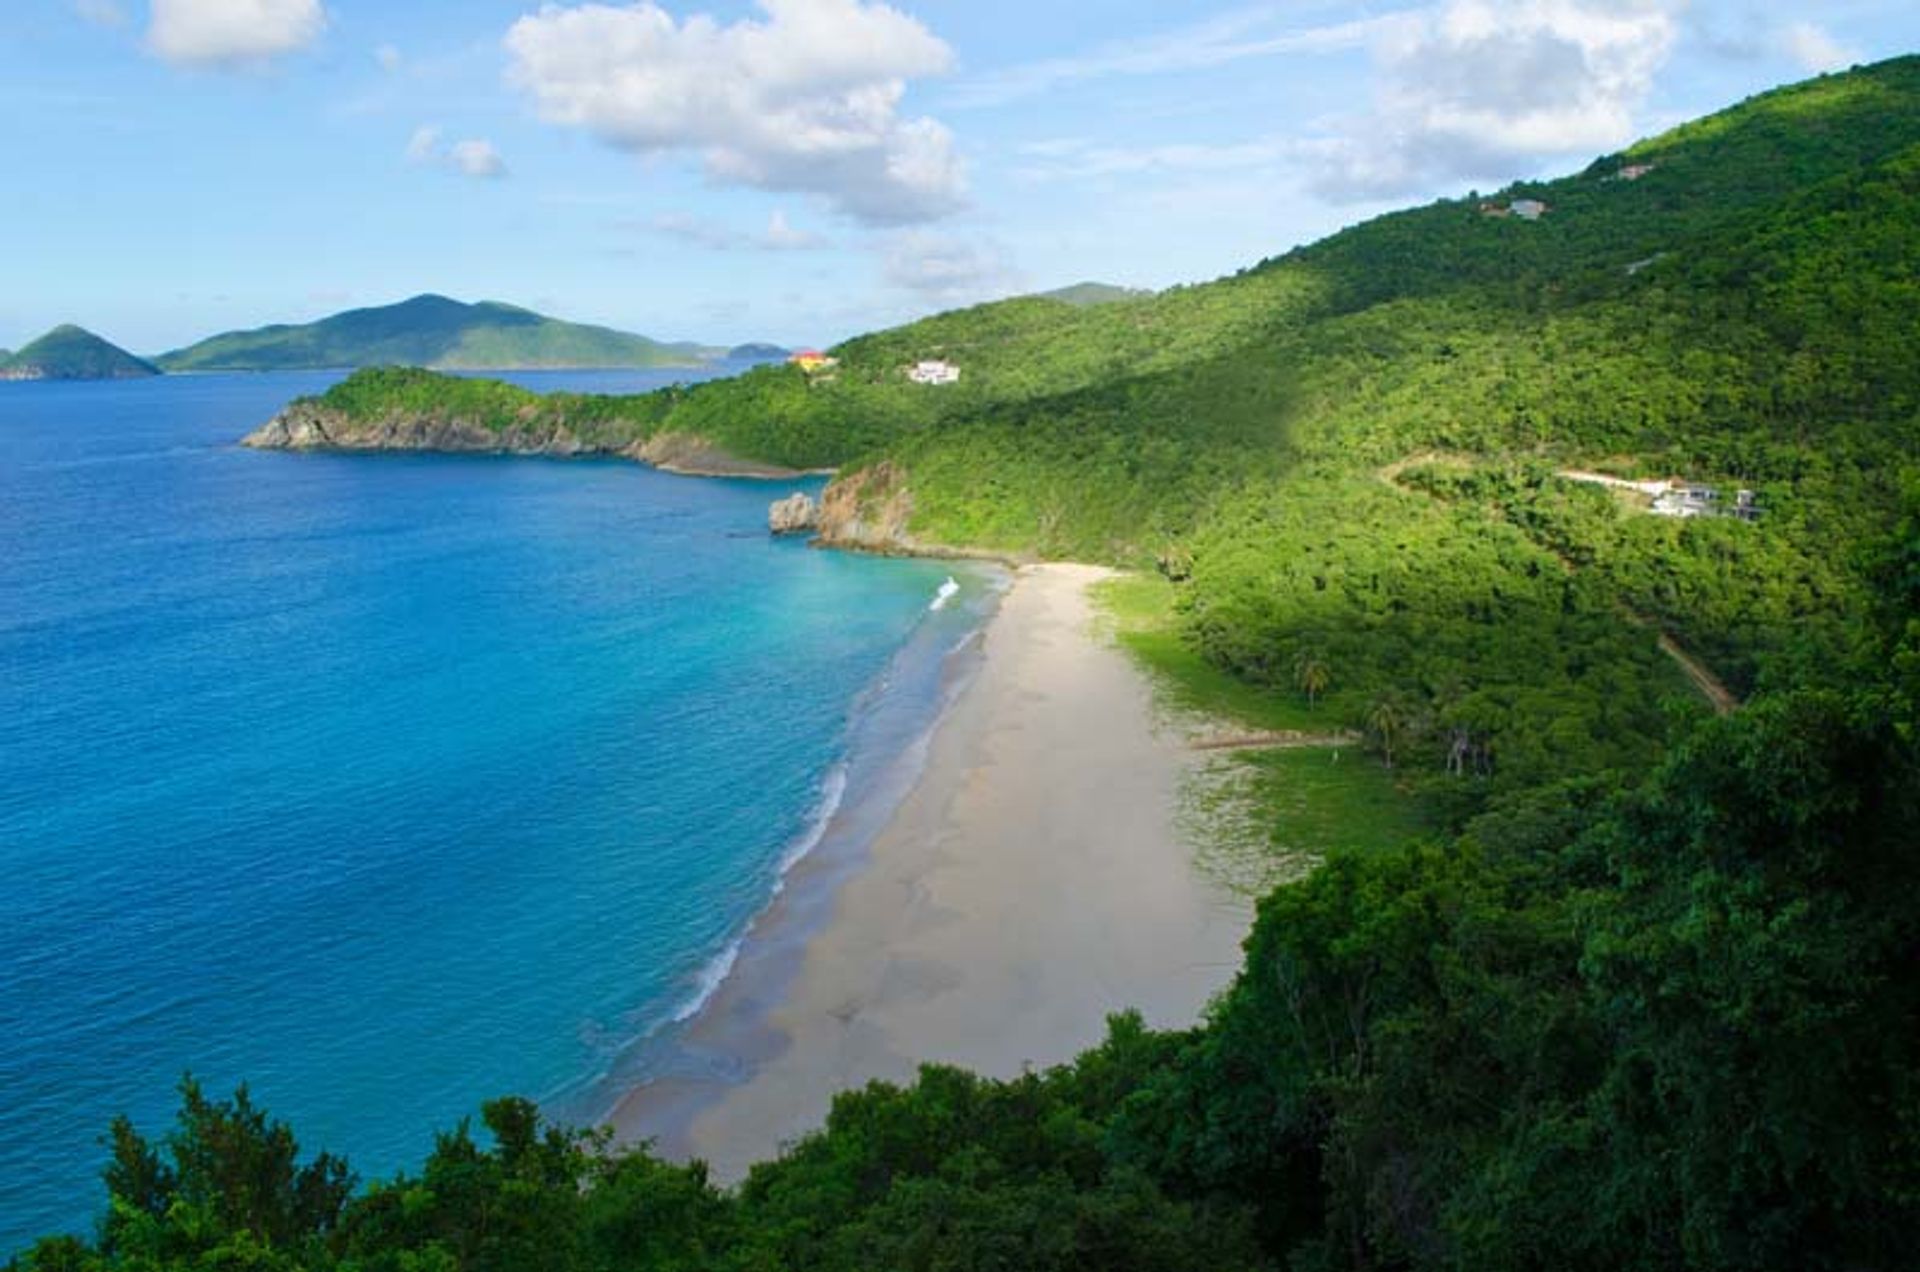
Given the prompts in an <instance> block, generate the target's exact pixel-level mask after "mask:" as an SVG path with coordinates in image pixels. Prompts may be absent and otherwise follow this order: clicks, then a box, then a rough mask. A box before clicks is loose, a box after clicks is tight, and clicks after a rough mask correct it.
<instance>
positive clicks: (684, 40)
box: [506, 0, 965, 225]
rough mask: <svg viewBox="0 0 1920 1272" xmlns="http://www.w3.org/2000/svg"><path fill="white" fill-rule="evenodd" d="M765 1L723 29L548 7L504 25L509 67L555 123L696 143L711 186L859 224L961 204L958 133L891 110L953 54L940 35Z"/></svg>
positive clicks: (657, 143)
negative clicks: (816, 203)
mask: <svg viewBox="0 0 1920 1272" xmlns="http://www.w3.org/2000/svg"><path fill="white" fill-rule="evenodd" d="M759 8H760V10H761V12H762V14H763V15H764V16H762V17H760V18H757V19H756V18H748V19H743V20H741V21H738V22H734V23H731V24H725V25H723V24H721V23H720V22H717V21H716V20H714V19H713V18H711V17H707V16H704V15H696V16H693V17H689V18H687V19H686V20H685V21H679V20H676V19H675V18H674V17H673V15H671V14H669V13H668V12H666V11H665V10H664V9H662V8H661V7H660V6H659V5H657V4H654V3H651V0H643V2H642V3H638V4H633V5H629V6H626V7H614V6H611V5H605V4H587V5H581V6H578V7H572V8H563V7H560V6H558V5H551V4H550V5H547V6H546V7H545V8H543V9H541V10H540V11H539V12H538V13H536V14H530V15H528V16H526V17H523V18H521V19H520V20H519V21H518V22H516V23H514V25H513V27H512V28H511V29H510V30H509V31H508V32H507V36H506V48H507V53H508V56H509V58H510V61H511V69H510V77H511V79H512V80H513V82H514V83H515V84H516V85H518V86H519V87H520V88H521V89H523V90H524V91H525V92H526V93H527V94H528V95H529V96H530V97H531V98H532V99H533V102H534V105H535V108H536V109H537V110H538V111H539V113H540V115H541V116H542V117H543V118H545V119H547V120H549V121H551V122H553V123H557V124H563V125H568V126H572V127H577V128H583V129H585V130H587V131H589V132H591V133H592V134H593V135H595V136H597V137H599V138H600V139H601V140H602V141H605V142H607V143H608V144H610V145H613V146H615V147H618V148H620V149H622V150H626V151H629V152H631V153H634V154H641V155H660V154H671V153H690V154H696V155H698V156H699V157H700V159H701V162H702V163H703V165H704V167H705V170H706V172H707V174H708V176H709V177H710V178H711V179H713V180H715V181H718V182H722V183H727V184H734V185H744V186H752V187H755V188H758V189H762V190H772V191H780V192H784V193H796V194H812V195H818V196H820V197H821V198H823V199H825V200H826V201H827V203H828V204H829V206H831V207H833V208H834V209H835V210H837V211H839V212H841V213H843V214H845V215H847V216H849V217H852V218H853V219H855V220H857V221H860V222H862V223H865V224H869V225H908V224H913V223H916V222H923V221H928V220H932V219H934V218H936V217H939V216H942V215H945V214H946V213H949V212H952V211H954V210H955V209H957V208H958V207H960V206H961V205H962V203H963V202H964V192H965V177H964V173H963V170H962V165H961V161H960V159H959V156H958V155H957V154H956V153H955V149H954V142H953V135H952V133H950V132H949V131H948V130H947V128H946V127H945V126H944V125H942V124H941V123H939V122H938V121H937V120H934V119H929V118H907V117H904V116H903V115H902V113H901V109H900V107H901V102H902V99H903V98H904V96H905V94H906V88H907V84H908V82H909V81H910V80H912V79H915V78H919V77H922V76H929V75H937V74H940V73H942V72H944V71H945V70H947V68H948V67H949V66H950V65H951V63H952V59H953V54H952V50H950V49H949V48H948V47H947V45H946V44H945V43H944V42H943V41H941V40H940V39H939V38H938V37H936V36H935V35H934V34H933V33H932V32H930V31H929V30H927V28H926V27H924V26H923V25H921V24H920V23H919V22H918V21H916V20H914V19H913V18H910V17H908V16H906V15H905V14H903V13H901V12H899V11H898V10H896V9H893V8H891V7H889V6H887V5H885V4H878V3H868V2H867V0H759Z"/></svg>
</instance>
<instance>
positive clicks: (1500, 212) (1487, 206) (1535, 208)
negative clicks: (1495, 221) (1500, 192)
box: [1480, 199, 1553, 221]
mask: <svg viewBox="0 0 1920 1272" xmlns="http://www.w3.org/2000/svg"><path fill="white" fill-rule="evenodd" d="M1552 210H1553V209H1552V208H1550V207H1548V206H1547V205H1546V204H1544V203H1542V202H1540V200H1538V199H1515V200H1514V201H1513V202H1511V203H1482V204H1481V205H1480V215H1481V216H1493V217H1509V216H1517V217H1519V218H1520V219H1521V220H1522V221H1538V220H1539V219H1540V218H1541V217H1543V216H1545V215H1546V214H1547V213H1548V212H1551V211H1552Z"/></svg>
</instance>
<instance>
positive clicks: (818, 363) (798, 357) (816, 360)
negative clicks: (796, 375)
mask: <svg viewBox="0 0 1920 1272" xmlns="http://www.w3.org/2000/svg"><path fill="white" fill-rule="evenodd" d="M787 361H788V362H789V363H791V364H792V365H794V366H796V367H799V368H800V369H801V370H802V371H804V372H806V373H807V374H808V375H818V374H819V373H820V372H822V371H831V370H833V369H834V368H835V367H837V366H839V365H840V359H838V358H829V357H828V356H827V355H826V354H824V353H821V352H820V351H819V350H818V349H802V350H801V351H800V352H798V353H796V354H794V355H793V356H792V357H791V358H788V359H787Z"/></svg>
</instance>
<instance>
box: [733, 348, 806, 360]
mask: <svg viewBox="0 0 1920 1272" xmlns="http://www.w3.org/2000/svg"><path fill="white" fill-rule="evenodd" d="M792 356H793V350H791V349H783V348H781V347H780V346H779V345H776V344H743V345H735V346H734V347H733V348H731V349H729V350H727V360H728V361H729V362H748V361H752V362H785V361H786V360H787V359H788V358H790V357H792Z"/></svg>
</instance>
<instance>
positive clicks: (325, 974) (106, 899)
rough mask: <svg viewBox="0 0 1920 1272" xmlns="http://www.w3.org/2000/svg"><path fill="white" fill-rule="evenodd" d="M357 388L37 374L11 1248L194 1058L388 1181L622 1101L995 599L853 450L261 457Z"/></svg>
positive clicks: (19, 506)
mask: <svg viewBox="0 0 1920 1272" xmlns="http://www.w3.org/2000/svg"><path fill="white" fill-rule="evenodd" d="M684 375H685V373H647V372H632V373H613V374H608V373H601V374H591V373H585V374H563V373H542V374H533V375H525V376H516V377H512V378H515V379H518V380H519V381H521V382H522V383H525V384H528V385H529V386H530V387H534V388H559V387H565V388H578V389H590V390H619V391H627V390H633V389H639V388H646V387H651V386H653V385H656V384H660V383H664V382H666V381H667V380H670V379H674V378H683V377H684ZM336 378H337V377H336V376H333V375H329V374H274V375H249V376H190V377H170V378H164V379H157V380H145V381H133V382H125V383H88V384H51V383H43V384H12V385H0V879H4V885H3V886H0V1038H4V1040H5V1042H4V1044H3V1045H0V1258H4V1257H5V1256H6V1255H7V1254H8V1253H11V1252H13V1251H15V1250H17V1249H18V1248H20V1247H21V1246H23V1245H24V1244H25V1243H26V1242H27V1241H28V1240H30V1239H31V1238H32V1237H34V1236H36V1235H40V1234H44V1233H49V1232H54V1231H73V1232H80V1233H86V1232H88V1231H89V1230H90V1225H91V1223H92V1220H93V1217H94V1216H95V1215H97V1214H98V1213H99V1211H100V1210H101V1209H102V1207H103V1204H104V1189H103V1188H102V1186H101V1184H100V1182H99V1171H100V1168H101V1166H102V1165H103V1164H104V1161H105V1150H104V1149H103V1148H102V1147H101V1143H100V1139H101V1137H102V1135H103V1134H104V1133H105V1131H106V1129H107V1126H108V1123H109V1121H110V1120H111V1119H112V1118H113V1116H114V1115H115V1114H117V1113H123V1112H124V1113H126V1114H128V1115H130V1116H131V1117H132V1118H133V1119H134V1121H135V1122H136V1124H137V1125H139V1126H140V1127H141V1128H142V1129H143V1130H145V1131H147V1132H148V1133H149V1134H150V1135H155V1136H157V1135H160V1134H164V1132H165V1131H166V1130H167V1128H168V1126H169V1125H170V1122H171V1118H172V1114H173V1111H174V1109H175V1107H176V1104H177V1099H176V1094H175V1087H176V1085H177V1083H178V1081H179V1079H180V1077H181V1076H182V1075H183V1074H184V1073H188V1072H191V1073H192V1074H193V1075H194V1076H196V1077H197V1078H199V1079H200V1080H201V1081H202V1083H203V1084H204V1085H205V1086H206V1087H207V1088H209V1090H210V1091H211V1092H213V1093H215V1094H226V1093H228V1092H230V1091H231V1090H232V1089H233V1087H234V1086H235V1084H237V1083H240V1082H243V1081H244V1082H246V1083H247V1084H249V1087H250V1089H251V1092H252V1094H253V1096H254V1098H255V1100H256V1102H258V1103H259V1104H261V1105H263V1106H264V1107H266V1108H267V1109H268V1110H270V1111H271V1113H272V1114H273V1115H275V1116H276V1117H280V1118H284V1119H286V1120H287V1121H289V1122H290V1123H291V1124H292V1125H293V1127H294V1129H295V1131H296V1133H297V1134H298V1135H299V1137H300V1139H301V1142H302V1144H303V1145H304V1146H305V1147H306V1148H308V1149H309V1150H312V1149H318V1148H327V1149H331V1150H333V1151H336V1152H340V1153H343V1154H345V1155H346V1156H347V1157H348V1158H349V1159H350V1161H351V1162H352V1164H353V1166H354V1168H355V1169H356V1170H357V1171H358V1172H359V1174H360V1175H361V1176H362V1177H363V1178H378V1177H382V1176H385V1175H390V1174H391V1173H393V1172H394V1171H396V1170H398V1169H401V1168H403V1167H408V1166H413V1165H417V1164H418V1163H419V1162H420V1161H421V1159H422V1158H424V1156H425V1154H426V1153H427V1151H428V1150H429V1149H430V1148H431V1144H432V1135H433V1133H434V1132H435V1131H436V1130H442V1129H448V1128H450V1127H452V1126H453V1125H454V1124H455V1123H456V1122H457V1121H458V1119H459V1118H461V1117H462V1116H465V1115H468V1114H472V1113H474V1112H476V1111H477V1108H478V1105H479V1102H480V1101H482V1100H484V1099H487V1098H490V1097H493V1096H496V1095H502V1094H508V1093H513V1094H521V1095H527V1096H530V1097H533V1098H535V1099H538V1100H540V1101H541V1102H542V1104H543V1105H544V1106H545V1107H546V1108H547V1109H548V1110H549V1111H550V1112H551V1113H553V1114H554V1115H556V1116H558V1117H561V1118H563V1119H566V1120H571V1121H587V1120H592V1119H594V1118H597V1117H598V1116H600V1115H602V1114H603V1112H604V1111H605V1109H606V1107H607V1106H608V1103H609V1101H610V1099H611V1098H612V1095H613V1094H614V1093H615V1092H614V1088H615V1087H616V1086H618V1085H620V1084H624V1083H626V1082H630V1081H631V1080H633V1079H634V1078H635V1077H638V1076H644V1071H645V1064H646V1057H647V1056H648V1055H650V1054H657V1053H658V1052H659V1051H660V1049H661V1047H662V1041H663V1039H664V1038H666V1037H668V1036H669V1035H670V1034H671V1031H672V1030H673V1029H674V1028H675V1022H676V1021H684V1020H685V1019H687V1018H688V1017H690V1016H691V1015H693V1014H694V1013H695V1012H696V1011H697V1009H698V1007H699V1005H700V1003H701V1002H702V1001H703V1000H704V996H705V995H706V994H708V993H710V992H711V991H712V988H713V986H714V985H715V984H716V983H717V982H718V980H719V979H720V978H721V977H722V976H723V975H724V974H725V972H726V970H727V969H728V968H729V967H731V966H732V965H733V960H734V955H735V953H736V952H737V950H738V943H739V941H740V940H741V938H742V935H743V933H746V932H747V931H748V930H749V928H750V927H751V925H752V922H753V919H754V917H755V916H756V915H757V914H759V913H760V912H761V911H762V910H763V909H764V908H765V907H766V906H767V904H768V902H769V900H770V898H772V897H773V896H774V894H775V893H776V891H777V890H778V889H779V888H780V886H781V878H782V874H783V871H784V870H785V869H786V868H787V867H788V866H790V865H791V864H792V863H793V861H794V860H795V859H796V858H797V857H798V856H799V855H801V854H802V853H803V852H804V851H805V850H807V849H808V848H809V847H810V846H811V845H812V844H813V843H814V841H815V840H816V839H817V838H818V831H819V828H820V826H822V825H823V824H824V822H825V818H826V816H827V814H829V813H830V812H832V811H834V809H835V807H836V806H838V805H839V804H840V803H841V801H842V800H857V799H859V798H861V797H862V791H861V789H860V788H861V786H862V785H863V783H867V782H869V781H878V779H877V778H875V777H872V776H871V775H873V774H877V773H879V772H880V771H881V770H883V769H886V768H887V757H889V756H894V755H898V754H902V753H904V752H907V751H910V750H911V744H912V742H913V741H914V739H915V738H916V737H918V736H921V735H924V732H925V730H926V728H927V727H928V725H929V722H930V720H931V718H932V716H933V714H934V713H935V712H936V711H937V709H938V707H939V705H940V703H941V701H942V700H943V696H944V694H945V693H946V692H947V689H946V688H945V686H946V684H947V677H945V676H944V675H943V674H942V670H941V669H942V666H943V664H944V662H945V661H946V660H947V659H949V658H950V657H951V656H952V654H953V652H954V651H955V650H956V649H958V648H961V647H963V646H965V644H966V643H967V640H968V637H969V635H970V634H971V633H972V632H974V631H976V630H977V629H978V627H979V625H980V623H981V622H982V621H983V619H984V615H985V614H986V613H987V612H988V611H989V610H990V608H991V606H992V603H993V597H994V594H995V590H996V588H997V586H998V583H997V580H996V579H995V578H994V577H993V575H992V574H991V573H990V572H988V571H980V570H965V569H961V568H958V567H953V566H948V565H942V564H939V563H933V562H925V561H906V560H883V559H875V558H866V557H858V556H852V555H847V554H841V553H832V552H818V551H812V550H809V549H808V548H807V547H805V546H804V545H802V544H800V543H798V542H793V541H775V540H773V539H771V538H769V536H768V535H767V534H766V532H765V517H766V509H767V504H768V502H769V501H770V500H771V499H773V498H775V497H777V496H779V495H782V494H785V493H787V492H788V491H789V490H791V489H795V488H815V487H817V486H818V484H819V483H818V481H817V480H814V481H812V482H789V483H763V482H750V481H732V480H726V481H722V480H700V479H690V478H683V477H673V476H667V475H663V474H659V473H656V472H652V471H650V470H648V469H645V468H642V467H640V466H637V465H632V464H626V463H619V462H612V461H606V462H602V461H548V460H505V459H497V458H490V457H456V456H426V455H379V456H334V455H303V454H288V453H275V452H253V451H247V450H243V449H241V448H239V447H237V446H235V445H234V442H235V439H237V438H239V437H240V436H241V435H242V434H244V433H245V432H247V431H248V430H250V429H251V428H253V427H255V426H256V425H258V424H260V423H261V422H263V421H264V420H265V419H267V418H268V416H270V415H271V414H272V413H273V412H274V411H275V410H276V409H277V408H278V407H279V406H280V405H281V404H283V403H284V402H285V401H286V400H287V399H289V398H291V397H293V396H295V395H297V394H300V393H307V392H314V391H317V390H319V389H321V388H323V387H324V386H325V385H327V384H329V383H331V382H332V381H333V380H334V379H336ZM892 780H893V782H894V784H895V785H897V784H898V773H897V771H896V772H894V774H893V778H892Z"/></svg>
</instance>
